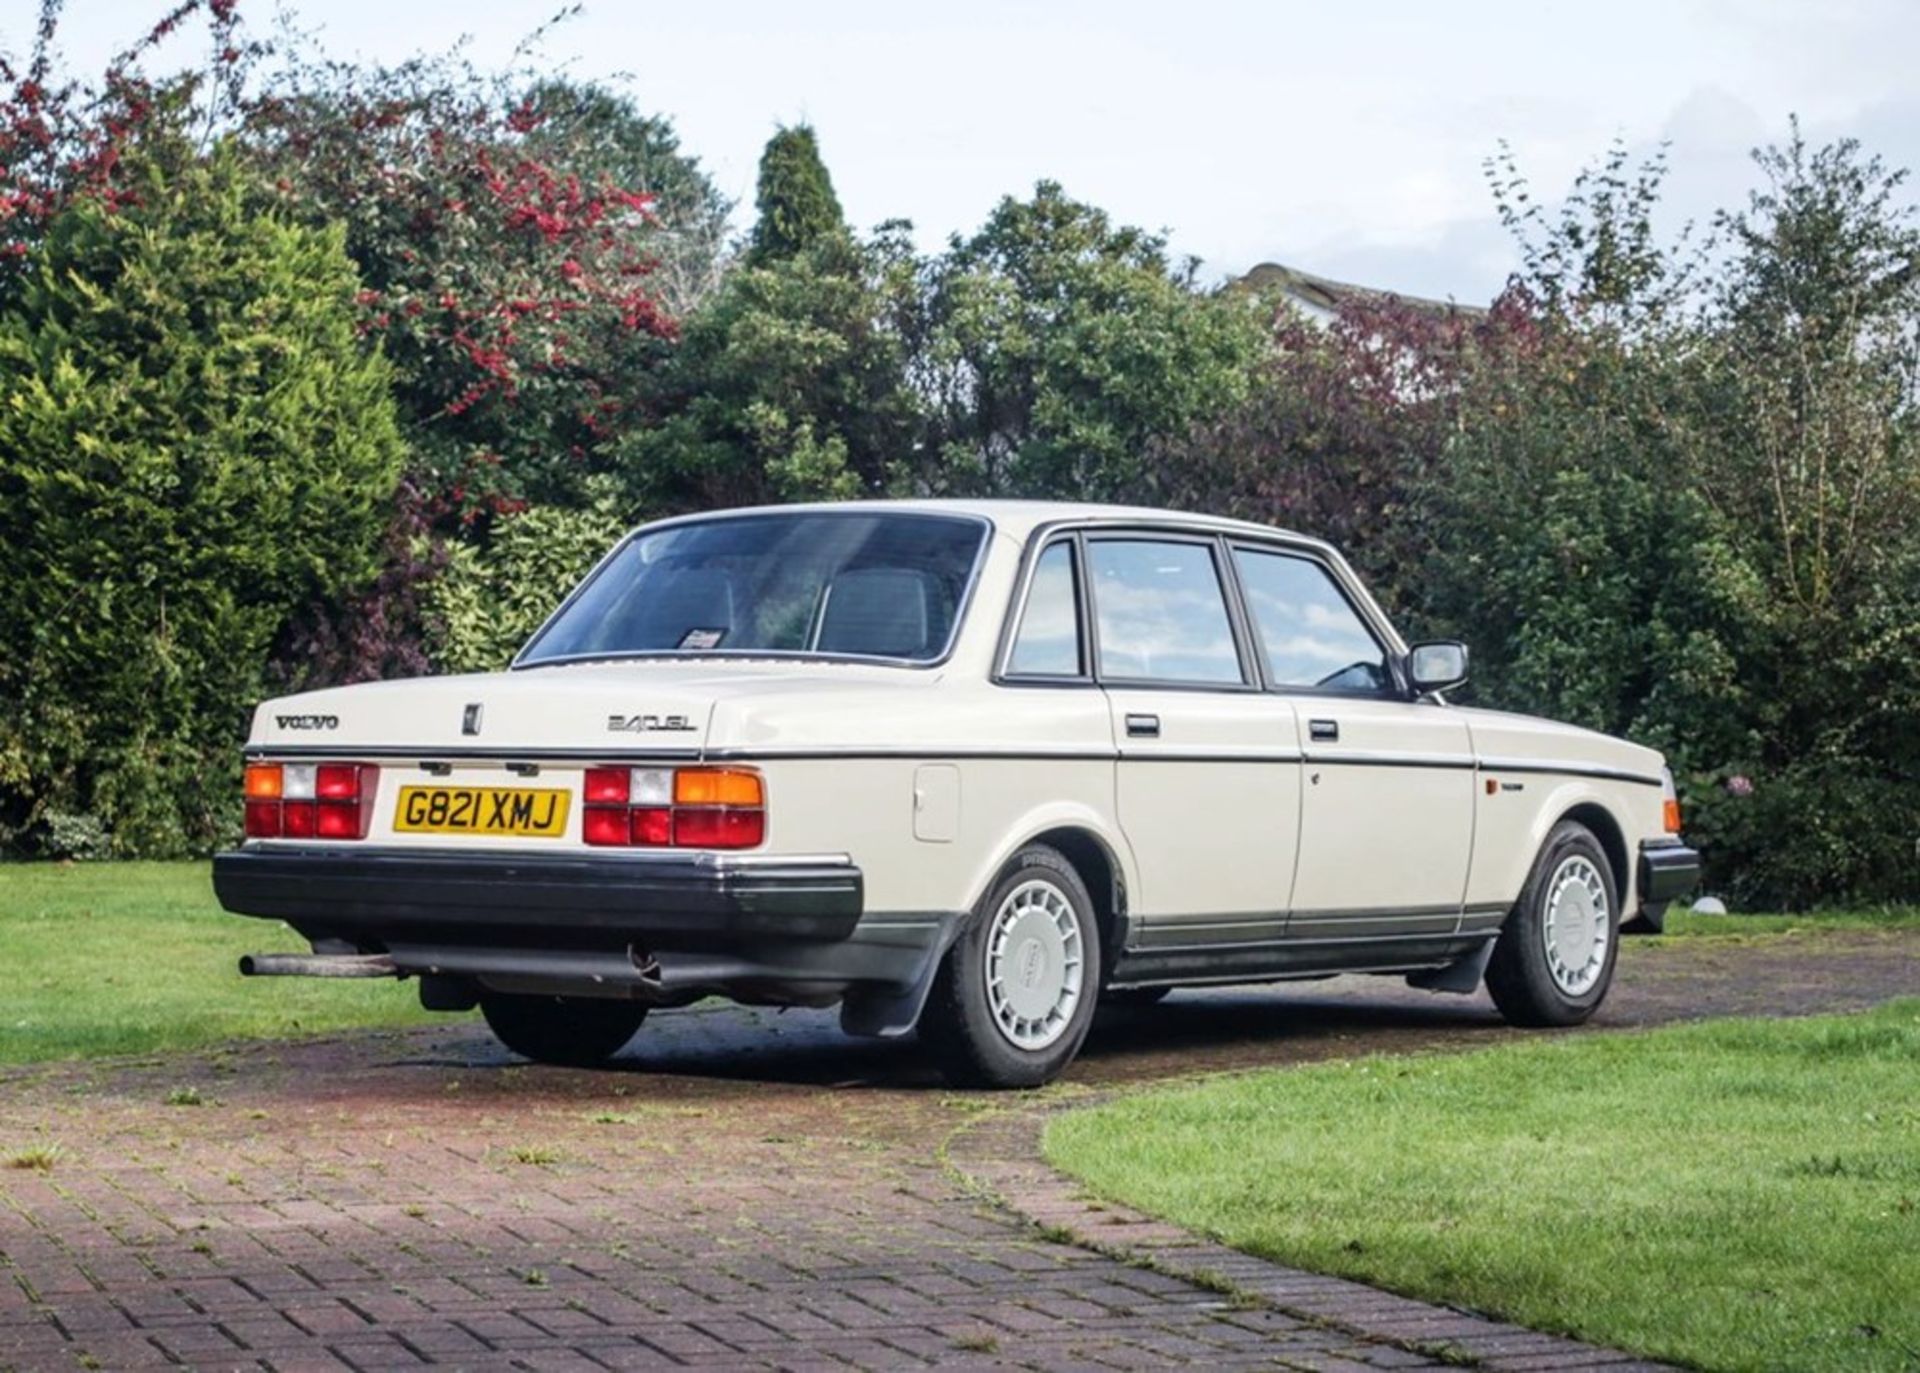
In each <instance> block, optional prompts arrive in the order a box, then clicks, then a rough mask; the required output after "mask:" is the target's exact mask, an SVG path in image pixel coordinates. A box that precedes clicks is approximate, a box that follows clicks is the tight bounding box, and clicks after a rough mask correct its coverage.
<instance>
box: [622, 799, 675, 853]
mask: <svg viewBox="0 0 1920 1373" xmlns="http://www.w3.org/2000/svg"><path fill="white" fill-rule="evenodd" d="M632 814H633V831H632V842H633V843H636V844H640V845H643V846H644V847H646V848H650V849H664V848H666V847H667V846H668V845H669V844H671V843H672V842H673V812H672V811H671V810H669V809H668V808H667V807H665V806H642V807H641V808H639V809H638V810H635V811H634V812H633V813H632Z"/></svg>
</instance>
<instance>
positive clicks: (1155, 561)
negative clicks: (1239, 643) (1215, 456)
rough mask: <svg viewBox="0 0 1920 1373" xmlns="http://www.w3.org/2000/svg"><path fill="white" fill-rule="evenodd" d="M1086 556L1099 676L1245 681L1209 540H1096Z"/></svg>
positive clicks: (1196, 681)
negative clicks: (1206, 542)
mask: <svg viewBox="0 0 1920 1373" xmlns="http://www.w3.org/2000/svg"><path fill="white" fill-rule="evenodd" d="M1087 562H1088V576H1089V582H1090V584H1091V586H1092V589H1093V605H1094V623H1095V625H1096V626H1097V628H1098V643H1099V653H1100V674H1101V676H1103V677H1118V678H1131V679H1135V680H1141V681H1157V682H1188V683H1194V684H1199V685H1233V684H1237V683H1240V682H1243V681H1244V680H1245V677H1244V676H1243V675H1242V673H1241V670H1240V655H1239V653H1238V652H1237V651H1236V650H1235V648H1234V643H1233V625H1232V622H1231V621H1230V620H1229V619H1228V617H1227V599H1226V594H1225V592H1224V590H1223V589H1222V587H1221V585H1220V572H1219V569H1218V568H1217V567H1215V566H1214V561H1213V550H1212V549H1211V547H1210V546H1208V545H1207V544H1203V543H1180V542H1174V541H1172V540H1161V539H1097V540H1094V541H1093V542H1092V543H1090V544H1089V545H1088V547H1087Z"/></svg>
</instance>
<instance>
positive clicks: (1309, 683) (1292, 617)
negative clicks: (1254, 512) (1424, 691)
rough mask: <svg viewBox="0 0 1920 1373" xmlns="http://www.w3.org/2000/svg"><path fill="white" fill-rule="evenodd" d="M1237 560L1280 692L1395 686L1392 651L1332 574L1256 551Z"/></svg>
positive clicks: (1242, 551) (1241, 551)
mask: <svg viewBox="0 0 1920 1373" xmlns="http://www.w3.org/2000/svg"><path fill="white" fill-rule="evenodd" d="M1233 557H1234V562H1235V564H1236V565H1237V566H1238V567H1239V569H1240V586H1241V589H1242V590H1243V591H1245V592H1246V597H1247V610H1248V612H1249V613H1250V614H1251V615H1252V617H1253V627H1254V632H1255V634H1257V635H1258V636H1259V639H1260V650H1261V652H1262V653H1264V654H1266V658H1267V675H1268V677H1269V678H1270V679H1271V680H1272V682H1273V684H1274V685H1275V686H1287V687H1308V688H1316V689H1318V690H1321V691H1357V692H1383V691H1385V690H1387V688H1388V687H1389V686H1390V685H1391V684H1392V681H1393V677H1392V674H1391V673H1390V672H1389V671H1388V669H1387V654H1386V650H1385V649H1384V648H1382V647H1381V646H1380V641H1379V640H1378V639H1376V638H1374V637H1373V632H1372V631H1371V630H1369V629H1368V628H1367V626H1366V622H1365V621H1363V620H1362V619H1361V618H1360V615H1359V612H1358V611H1356V610H1355V609H1354V608H1353V605H1352V603H1351V602H1350V601H1348V600H1347V598H1346V597H1345V596H1344V595H1342V594H1341V592H1340V588H1339V586H1338V585H1336V584H1335V582H1334V580H1333V578H1332V577H1331V576H1330V575H1329V574H1328V572H1327V570H1326V568H1324V567H1322V566H1321V565H1320V564H1319V563H1317V562H1314V561H1313V560H1312V559H1309V558H1297V557H1293V556H1291V555H1289V554H1285V553H1271V552H1267V551H1264V550H1260V549H1252V548H1236V549H1235V550H1234V552H1233Z"/></svg>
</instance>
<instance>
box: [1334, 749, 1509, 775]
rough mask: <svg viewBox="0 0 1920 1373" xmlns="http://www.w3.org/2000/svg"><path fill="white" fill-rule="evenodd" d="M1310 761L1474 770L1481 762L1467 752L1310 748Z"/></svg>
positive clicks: (1350, 766)
mask: <svg viewBox="0 0 1920 1373" xmlns="http://www.w3.org/2000/svg"><path fill="white" fill-rule="evenodd" d="M1306 760H1307V762H1309V763H1312V764H1315V765H1316V766H1326V767H1348V768H1459V769H1461V770H1463V771H1468V770H1471V769H1473V768H1475V767H1477V766H1478V765H1479V760H1478V759H1476V758H1475V757H1473V756H1472V755H1471V754H1465V753H1351V752H1340V753H1326V752H1322V751H1320V750H1316V749H1312V748H1309V749H1308V750H1307V753H1306Z"/></svg>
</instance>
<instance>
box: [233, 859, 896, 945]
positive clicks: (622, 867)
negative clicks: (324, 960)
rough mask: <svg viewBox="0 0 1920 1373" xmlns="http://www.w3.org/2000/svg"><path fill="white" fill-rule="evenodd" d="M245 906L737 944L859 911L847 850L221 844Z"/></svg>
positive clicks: (406, 927)
mask: <svg viewBox="0 0 1920 1373" xmlns="http://www.w3.org/2000/svg"><path fill="white" fill-rule="evenodd" d="M213 890H214V895H215V896H217V897H218V898H219V900H220V904H221V905H222V906H224V907H225V908H226V909H227V910H229V911H232V912H234V913H235V914H237V915H254V916H262V917H265V918H268V919H276V920H285V921H286V922H287V923H289V924H291V925H293V926H294V927H295V928H296V929H299V930H300V931H301V932H302V933H303V934H306V935H308V937H310V938H312V937H322V936H324V937H329V938H339V939H348V940H355V941H356V942H363V941H368V940H371V941H377V942H392V941H394V940H402V941H405V940H419V939H426V940H431V941H434V942H453V943H463V944H481V943H484V944H516V943H520V942H523V941H526V942H532V943H536V944H549V943H554V942H561V943H568V944H576V945H603V946H611V945H625V944H631V943H641V944H645V945H646V946H648V947H650V948H676V947H679V948H696V949H708V950H713V949H726V948H733V947H738V946H739V945H741V944H743V943H750V942H757V941H761V940H768V939H772V940H779V941H792V940H798V941H807V942H815V941H835V940H843V939H845V938H847V936H849V935H850V934H852V933H853V931H854V928H855V926H856V925H858V924H859V922H860V915H861V910H862V905H863V900H864V889H863V883H862V879H861V874H860V869H859V868H857V867H855V866H854V865H853V863H852V861H851V860H849V859H846V858H806V859H778V858H774V859H769V858H765V857H761V856H751V857H741V856H734V855H722V854H709V853H699V854H671V855H658V856H655V855H646V856H621V857H617V858H614V857H600V856H597V855H574V854H568V855H553V854H503V853H473V852H466V851H458V850H430V851H417V850H407V851H398V850H393V849H386V850H379V849H374V850H367V849H358V848H356V849H346V848H329V847H321V846H317V845H315V846H310V847H300V846H292V845H289V846H281V845H272V846H267V845H262V846H258V847H248V848H244V849H236V850H234V851H232V852H229V853H222V854H218V855H216V856H215V858H214V860H213Z"/></svg>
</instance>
